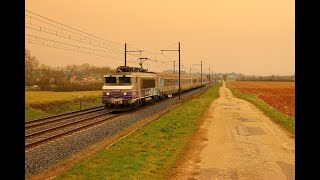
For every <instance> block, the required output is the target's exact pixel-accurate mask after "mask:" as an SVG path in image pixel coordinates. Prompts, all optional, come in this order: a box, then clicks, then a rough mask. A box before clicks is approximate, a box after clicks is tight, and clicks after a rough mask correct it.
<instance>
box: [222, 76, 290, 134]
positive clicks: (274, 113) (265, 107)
mask: <svg viewBox="0 0 320 180" xmlns="http://www.w3.org/2000/svg"><path fill="white" fill-rule="evenodd" d="M227 87H228V88H229V89H230V90H231V92H232V93H233V94H234V95H235V96H236V97H238V98H240V99H244V100H246V101H249V102H251V103H252V104H254V105H255V106H256V107H258V108H259V109H260V110H262V112H264V113H265V114H266V115H267V116H268V117H269V118H270V119H271V120H273V121H274V122H275V123H277V124H279V125H281V126H282V127H284V128H285V129H286V130H287V131H288V132H289V133H291V134H292V135H294V134H295V118H294V117H291V116H288V115H286V114H284V113H282V112H280V111H278V110H277V109H275V108H273V107H271V106H270V105H269V104H267V103H266V102H264V101H263V100H261V99H260V98H258V97H257V96H255V95H251V94H242V93H241V92H239V91H238V90H236V89H235V88H233V87H232V86H231V85H230V84H229V83H228V82H227Z"/></svg>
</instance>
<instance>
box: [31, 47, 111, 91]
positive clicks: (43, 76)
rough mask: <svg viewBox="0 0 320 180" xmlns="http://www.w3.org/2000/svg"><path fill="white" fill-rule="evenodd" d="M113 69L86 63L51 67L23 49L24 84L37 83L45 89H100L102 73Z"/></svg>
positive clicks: (32, 84)
mask: <svg viewBox="0 0 320 180" xmlns="http://www.w3.org/2000/svg"><path fill="white" fill-rule="evenodd" d="M113 71H115V70H114V69H111V68H110V67H108V66H104V67H97V66H92V65H90V64H88V63H85V64H82V65H75V64H71V65H67V66H65V67H51V66H48V65H45V64H40V63H39V60H38V59H37V58H36V57H35V56H32V55H31V53H30V51H29V50H27V49H26V50H25V85H26V86H34V85H37V86H39V87H40V88H41V90H46V91H88V90H100V89H101V88H102V86H103V75H105V74H107V73H109V72H113Z"/></svg>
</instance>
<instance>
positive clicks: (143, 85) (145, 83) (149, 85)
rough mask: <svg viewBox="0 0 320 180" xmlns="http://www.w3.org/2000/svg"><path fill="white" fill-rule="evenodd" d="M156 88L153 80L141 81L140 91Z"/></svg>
mask: <svg viewBox="0 0 320 180" xmlns="http://www.w3.org/2000/svg"><path fill="white" fill-rule="evenodd" d="M155 86H156V80H155V79H141V89H146V88H154V87H155Z"/></svg>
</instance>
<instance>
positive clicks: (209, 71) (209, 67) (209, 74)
mask: <svg viewBox="0 0 320 180" xmlns="http://www.w3.org/2000/svg"><path fill="white" fill-rule="evenodd" d="M208 75H209V86H210V67H209V74H208Z"/></svg>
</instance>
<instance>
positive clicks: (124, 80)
mask: <svg viewBox="0 0 320 180" xmlns="http://www.w3.org/2000/svg"><path fill="white" fill-rule="evenodd" d="M119 84H131V78H130V77H119Z"/></svg>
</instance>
